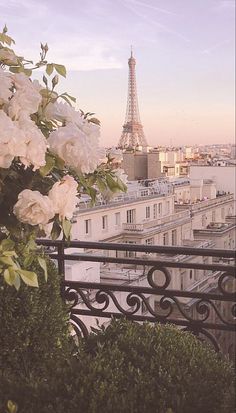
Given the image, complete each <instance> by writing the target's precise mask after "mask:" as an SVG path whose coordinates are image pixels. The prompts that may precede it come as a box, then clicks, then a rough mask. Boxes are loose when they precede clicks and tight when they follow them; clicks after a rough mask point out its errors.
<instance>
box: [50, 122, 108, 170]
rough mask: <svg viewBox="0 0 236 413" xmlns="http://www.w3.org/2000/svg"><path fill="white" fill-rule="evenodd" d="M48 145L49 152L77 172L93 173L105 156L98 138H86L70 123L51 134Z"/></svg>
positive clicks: (93, 136)
mask: <svg viewBox="0 0 236 413" xmlns="http://www.w3.org/2000/svg"><path fill="white" fill-rule="evenodd" d="M48 143H49V145H50V148H51V151H52V152H54V153H55V154H57V155H58V156H59V157H60V158H62V159H63V160H64V161H65V163H66V164H67V165H68V166H70V167H72V168H74V169H75V170H76V171H77V172H83V173H90V172H93V171H94V170H95V169H96V168H97V166H98V165H99V163H100V161H101V159H102V158H104V156H105V151H104V149H102V148H100V147H99V140H98V136H97V135H96V134H94V135H92V134H91V135H90V136H87V135H86V134H85V133H84V132H83V131H82V130H81V129H79V128H78V127H77V126H76V125H75V124H72V123H69V124H68V125H67V126H64V127H60V128H58V130H56V131H54V132H52V133H51V134H50V136H49V138H48Z"/></svg>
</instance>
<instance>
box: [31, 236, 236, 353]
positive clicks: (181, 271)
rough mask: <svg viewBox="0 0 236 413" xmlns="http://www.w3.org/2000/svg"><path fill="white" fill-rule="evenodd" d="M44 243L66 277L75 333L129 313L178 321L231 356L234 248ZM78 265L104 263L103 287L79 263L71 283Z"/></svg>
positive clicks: (234, 311)
mask: <svg viewBox="0 0 236 413" xmlns="http://www.w3.org/2000/svg"><path fill="white" fill-rule="evenodd" d="M38 243H39V244H41V245H44V246H46V247H47V248H48V253H49V255H50V256H51V257H52V258H53V259H54V260H57V262H58V269H59V272H60V273H61V274H64V275H65V276H64V281H63V285H62V287H63V288H62V290H63V296H64V298H65V300H66V301H67V302H68V303H69V304H70V311H71V322H72V324H73V325H74V329H75V331H76V333H78V334H83V335H84V336H86V335H87V334H88V331H89V327H90V325H92V324H93V322H94V319H95V318H98V319H104V318H108V319H109V318H111V317H121V316H122V315H123V316H126V317H127V318H129V319H131V320H135V321H149V322H160V323H173V324H175V325H177V326H179V327H180V328H183V329H184V330H189V331H191V332H193V333H194V334H195V335H197V336H199V337H202V338H204V339H208V340H209V341H210V342H211V343H212V344H213V345H214V347H215V349H216V350H222V351H223V352H225V353H227V354H230V355H231V356H232V354H233V351H234V350H233V349H234V345H235V326H236V324H235V320H236V303H235V298H236V297H235V287H236V280H235V251H232V250H228V251H224V250H216V249H204V248H190V247H165V246H153V245H152V246H150V245H149V246H145V245H136V244H113V243H103V242H84V241H72V242H70V244H69V245H68V243H66V242H63V241H50V240H39V241H38ZM67 248H73V250H68V249H67ZM68 251H69V252H70V253H68ZM98 251H100V253H99V255H98ZM181 257H184V259H182V258H181ZM76 261H77V262H84V261H85V262H86V261H87V262H89V263H90V265H91V263H92V262H97V263H100V276H101V278H100V282H91V281H88V280H86V281H85V280H83V279H80V275H81V276H82V272H81V274H79V273H78V272H80V271H82V270H81V269H80V265H77V269H76V271H75V274H74V275H75V278H76V279H73V277H72V279H71V280H68V279H67V277H66V271H65V268H66V266H67V267H68V265H69V266H70V264H73V263H74V262H76ZM109 265H110V268H108V266H109ZM118 266H119V271H118ZM72 267H73V265H72ZM103 269H104V273H103ZM128 269H129V271H128ZM108 270H109V271H108ZM127 271H128V273H129V277H126V276H125V274H126V273H127ZM107 274H110V275H109V277H108V276H107ZM121 274H124V275H123V276H121ZM203 280H204V282H203ZM197 281H199V282H197ZM201 281H202V282H201ZM191 286H192V287H193V288H191ZM195 287H197V288H195Z"/></svg>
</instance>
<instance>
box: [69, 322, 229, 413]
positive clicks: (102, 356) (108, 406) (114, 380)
mask: <svg viewBox="0 0 236 413" xmlns="http://www.w3.org/2000/svg"><path fill="white" fill-rule="evenodd" d="M84 351H85V353H86V354H87V359H86V358H84V357H79V360H78V364H79V368H78V369H79V371H80V372H81V373H80V374H81V375H82V376H84V377H86V381H84V383H81V382H79V381H78V384H77V388H76V387H74V392H75V393H76V392H80V395H81V397H80V400H79V401H80V404H79V406H81V411H84V412H85V411H86V412H91V413H95V412H104V413H105V412H106V413H109V412H113V413H114V412H115V413H116V412H117V413H123V412H124V413H125V412H135V413H139V412H140V413H141V412H142V413H143V412H148V413H152V412H153V413H154V412H155V413H157V412H158V413H159V412H160V413H162V412H164V413H166V412H167V411H168V409H172V411H173V412H174V413H195V412H196V413H197V412H200V411H202V412H204V413H208V412H209V413H214V412H227V413H231V412H233V402H234V397H233V379H234V374H233V370H232V367H231V366H230V365H229V364H228V363H227V362H225V361H223V360H221V359H220V358H219V356H218V355H217V354H216V353H215V352H214V351H213V350H212V349H211V348H210V347H208V346H206V345H204V344H202V343H200V341H199V340H198V339H197V338H195V337H194V336H193V335H191V334H190V333H184V332H181V331H180V330H178V329H177V328H176V327H173V326H163V325H158V324H156V325H151V324H143V325H141V324H137V323H132V322H129V321H126V320H118V321H117V320H113V321H112V323H111V324H110V325H109V326H108V327H107V329H101V330H98V331H97V332H96V334H94V333H93V334H90V336H89V338H88V340H87V341H86V342H84ZM81 386H82V387H81Z"/></svg>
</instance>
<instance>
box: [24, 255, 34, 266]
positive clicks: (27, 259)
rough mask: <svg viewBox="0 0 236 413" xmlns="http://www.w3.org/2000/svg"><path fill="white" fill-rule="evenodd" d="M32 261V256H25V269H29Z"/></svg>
mask: <svg viewBox="0 0 236 413" xmlns="http://www.w3.org/2000/svg"><path fill="white" fill-rule="evenodd" d="M33 260H34V256H33V255H32V254H29V255H27V257H25V259H24V262H23V265H24V267H25V268H27V267H29V266H30V265H31V264H32V262H33Z"/></svg>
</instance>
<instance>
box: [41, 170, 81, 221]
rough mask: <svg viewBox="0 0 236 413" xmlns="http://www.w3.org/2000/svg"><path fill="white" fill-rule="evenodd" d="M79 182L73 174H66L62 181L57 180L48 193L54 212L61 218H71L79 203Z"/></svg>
mask: <svg viewBox="0 0 236 413" xmlns="http://www.w3.org/2000/svg"><path fill="white" fill-rule="evenodd" d="M77 188H78V184H77V182H76V181H75V179H74V178H73V177H72V176H69V175H66V176H64V178H63V179H62V180H61V181H60V182H56V183H55V184H54V185H53V187H52V189H51V190H50V191H49V193H48V197H49V199H51V201H52V203H53V208H54V212H55V213H56V214H59V216H60V218H61V219H64V218H67V219H71V218H72V216H73V213H74V211H75V208H76V204H77V203H78V198H77V194H78V192H77Z"/></svg>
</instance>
